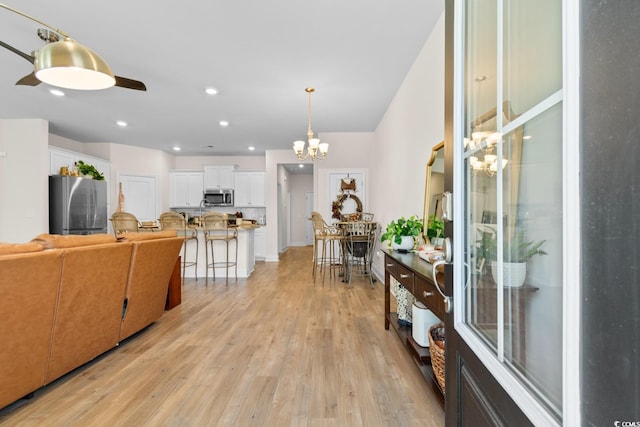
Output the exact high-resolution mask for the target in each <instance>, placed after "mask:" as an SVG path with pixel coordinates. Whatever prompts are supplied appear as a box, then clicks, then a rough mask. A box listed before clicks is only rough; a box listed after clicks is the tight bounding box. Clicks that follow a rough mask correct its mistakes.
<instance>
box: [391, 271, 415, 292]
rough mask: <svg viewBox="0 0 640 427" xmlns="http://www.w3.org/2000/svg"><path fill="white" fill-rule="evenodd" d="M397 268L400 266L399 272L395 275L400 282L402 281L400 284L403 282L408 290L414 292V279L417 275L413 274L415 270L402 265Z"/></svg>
mask: <svg viewBox="0 0 640 427" xmlns="http://www.w3.org/2000/svg"><path fill="white" fill-rule="evenodd" d="M397 268H398V273H397V274H396V275H394V277H395V278H396V280H398V282H400V284H402V286H404V288H405V289H406V290H408V291H409V292H411V293H413V286H414V279H415V275H414V274H413V271H411V270H407V269H406V268H404V267H403V266H402V265H398V266H397Z"/></svg>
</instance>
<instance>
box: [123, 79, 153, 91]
mask: <svg viewBox="0 0 640 427" xmlns="http://www.w3.org/2000/svg"><path fill="white" fill-rule="evenodd" d="M115 77H116V86H120V87H123V88H125V89H134V90H142V91H146V90H147V87H146V86H145V84H144V83H142V82H141V81H138V80H132V79H127V78H125V77H120V76H115Z"/></svg>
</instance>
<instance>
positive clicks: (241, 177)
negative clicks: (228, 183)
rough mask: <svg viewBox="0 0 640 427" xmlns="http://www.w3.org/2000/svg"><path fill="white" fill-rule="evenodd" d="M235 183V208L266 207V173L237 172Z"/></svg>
mask: <svg viewBox="0 0 640 427" xmlns="http://www.w3.org/2000/svg"><path fill="white" fill-rule="evenodd" d="M234 181H235V182H234V189H235V199H234V205H235V206H238V207H249V206H250V207H260V206H265V191H264V172H236V173H235V174H234Z"/></svg>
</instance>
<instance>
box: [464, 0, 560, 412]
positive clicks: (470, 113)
mask: <svg viewBox="0 0 640 427" xmlns="http://www.w3.org/2000/svg"><path fill="white" fill-rule="evenodd" d="M463 15H464V36H463V44H464V48H463V52H464V53H463V56H462V58H463V61H464V65H463V70H464V71H463V72H462V73H461V76H462V77H461V78H462V79H463V80H464V82H463V87H464V90H463V92H464V93H463V100H462V104H463V126H464V130H463V136H464V141H456V144H457V146H458V145H462V146H463V148H462V149H463V152H464V154H463V160H464V165H463V170H464V172H463V174H462V176H463V178H462V180H463V190H464V195H463V197H464V202H463V203H464V213H463V221H464V242H465V251H464V252H465V256H464V257H465V264H466V269H467V270H466V271H465V273H464V275H465V276H466V277H467V280H466V281H465V286H464V289H463V291H462V295H463V299H464V302H463V312H462V313H461V316H462V319H463V322H464V324H465V325H467V326H468V327H469V328H470V329H471V330H472V331H473V333H474V334H475V335H476V336H477V337H478V338H479V341H480V342H481V343H482V345H483V346H485V347H486V349H489V351H490V352H491V354H492V355H493V357H494V358H495V360H496V361H498V362H499V363H500V364H501V365H502V366H503V368H504V371H505V373H506V375H511V376H513V377H515V378H516V379H517V381H519V382H521V384H523V385H524V387H525V388H526V389H527V390H528V391H529V392H530V394H531V395H532V396H533V397H534V398H535V399H536V400H537V401H538V402H539V403H540V404H541V405H542V406H543V407H545V408H547V410H548V411H549V412H550V413H552V414H553V416H554V417H555V418H556V419H558V420H561V414H562V290H563V283H562V277H563V276H562V273H563V264H562V260H563V242H562V235H563V233H562V231H563V228H562V227H563V209H562V203H563V194H562V188H563V187H562V178H563V175H562V165H563V161H562V158H563V157H562V156H563V149H562V143H563V140H562V99H563V98H562V52H561V43H559V40H561V39H562V33H561V32H562V22H561V17H562V2H558V1H555V0H542V1H540V0H479V1H477V0H466V1H464V13H463ZM456 271H460V270H456ZM461 274H462V273H461Z"/></svg>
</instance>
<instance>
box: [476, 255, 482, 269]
mask: <svg viewBox="0 0 640 427" xmlns="http://www.w3.org/2000/svg"><path fill="white" fill-rule="evenodd" d="M476 271H477V272H478V273H482V272H483V271H484V258H482V257H477V258H476Z"/></svg>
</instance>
